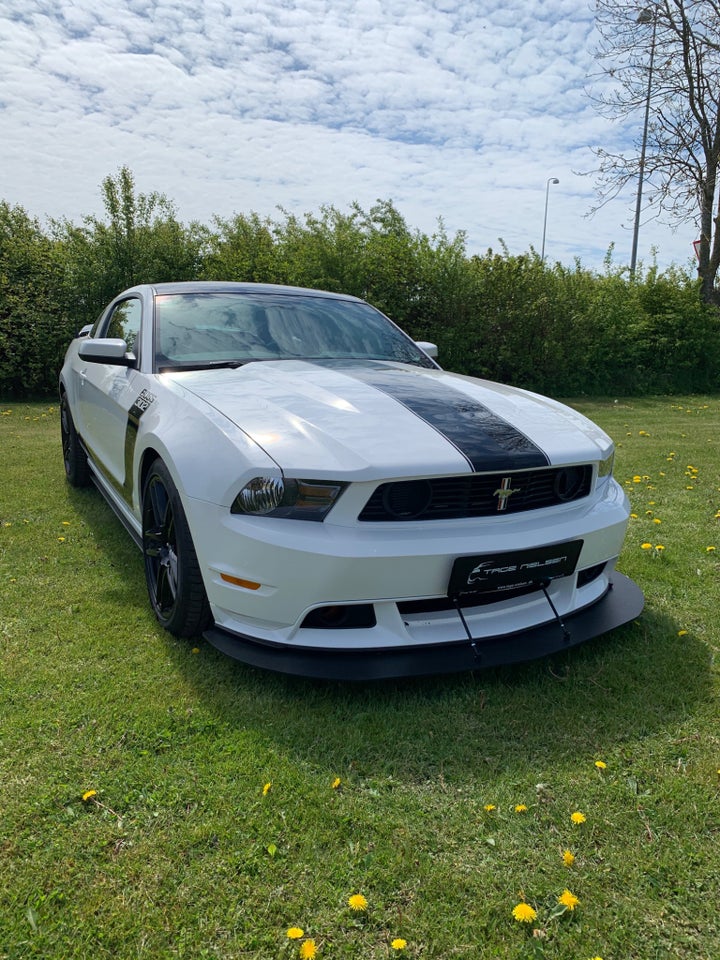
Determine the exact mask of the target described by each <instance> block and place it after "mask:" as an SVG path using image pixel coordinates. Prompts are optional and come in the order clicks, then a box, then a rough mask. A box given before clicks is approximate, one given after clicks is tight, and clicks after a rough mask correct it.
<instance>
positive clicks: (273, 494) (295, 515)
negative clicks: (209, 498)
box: [230, 477, 346, 520]
mask: <svg viewBox="0 0 720 960" xmlns="http://www.w3.org/2000/svg"><path fill="white" fill-rule="evenodd" d="M345 486H346V484H344V483H331V482H329V481H327V480H283V479H282V478H281V477H255V478H254V479H252V480H250V482H249V483H246V484H245V486H244V487H243V488H242V490H241V491H240V493H239V494H238V495H237V496H236V497H235V500H234V501H233V505H232V507H231V508H230V512H231V513H246V514H250V515H251V516H265V517H268V516H269V517H285V518H287V519H291V520H324V519H325V515H326V514H327V512H328V511H329V510H330V507H332V505H333V504H334V503H335V501H336V500H337V498H338V497H339V496H340V494H341V493H342V492H343V490H344V489H345Z"/></svg>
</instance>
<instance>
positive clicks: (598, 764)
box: [595, 760, 607, 770]
mask: <svg viewBox="0 0 720 960" xmlns="http://www.w3.org/2000/svg"><path fill="white" fill-rule="evenodd" d="M595 766H596V767H597V768H598V770H607V764H606V763H605V761H604V760H596V761H595Z"/></svg>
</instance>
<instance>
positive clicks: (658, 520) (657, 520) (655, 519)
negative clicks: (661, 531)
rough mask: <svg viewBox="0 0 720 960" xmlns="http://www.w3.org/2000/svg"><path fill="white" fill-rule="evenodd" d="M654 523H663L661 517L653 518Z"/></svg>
mask: <svg viewBox="0 0 720 960" xmlns="http://www.w3.org/2000/svg"><path fill="white" fill-rule="evenodd" d="M653 523H662V520H661V519H660V517H653Z"/></svg>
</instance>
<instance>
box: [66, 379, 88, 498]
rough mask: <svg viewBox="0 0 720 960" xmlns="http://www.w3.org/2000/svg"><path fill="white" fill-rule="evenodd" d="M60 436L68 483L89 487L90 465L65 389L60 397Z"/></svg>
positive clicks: (74, 485)
mask: <svg viewBox="0 0 720 960" xmlns="http://www.w3.org/2000/svg"><path fill="white" fill-rule="evenodd" d="M60 436H61V438H62V451H63V463H64V465H65V476H66V477H67V481H68V483H69V484H70V485H71V486H73V487H87V485H88V484H89V483H90V465H89V464H88V458H87V454H86V453H85V451H84V450H83V445H82V444H81V443H80V437H79V436H78V433H77V430H76V429H75V424H74V423H73V418H72V413H71V412H70V404H69V403H68V399H67V394H66V393H65V392H64V391H63V393H62V395H61V397H60Z"/></svg>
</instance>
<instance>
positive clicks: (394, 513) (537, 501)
mask: <svg viewBox="0 0 720 960" xmlns="http://www.w3.org/2000/svg"><path fill="white" fill-rule="evenodd" d="M592 475H593V468H592V465H591V464H584V465H582V466H574V467H548V468H544V469H541V470H527V471H524V472H522V471H521V472H517V473H512V474H510V473H493V474H474V475H472V476H464V477H436V478H435V479H432V480H422V481H418V480H398V481H396V482H393V483H383V484H381V485H380V486H379V487H378V488H377V489H376V490H375V492H374V493H373V495H372V496H371V497H370V499H369V500H368V502H367V504H366V505H365V507H364V508H363V510H362V513H361V514H360V516H359V517H358V519H359V520H365V521H373V522H378V521H399V520H453V519H458V518H461V517H492V516H499V517H502V516H506V515H507V514H510V513H522V512H523V511H526V510H541V509H542V508H543V507H552V506H556V505H557V504H560V503H569V502H571V501H575V500H580V499H581V498H582V497H586V496H587V495H588V494H589V493H590V488H591V484H592ZM418 484H422V485H423V490H424V491H425V493H426V495H424V496H419V495H418ZM405 490H407V495H404V492H405ZM502 490H505V491H508V490H511V491H512V492H511V493H510V494H509V495H507V496H504V495H503V494H502V493H501V492H500V491H502ZM503 502H504V507H503ZM400 504H401V505H402V508H399V506H398V505H400ZM413 505H415V506H413Z"/></svg>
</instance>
